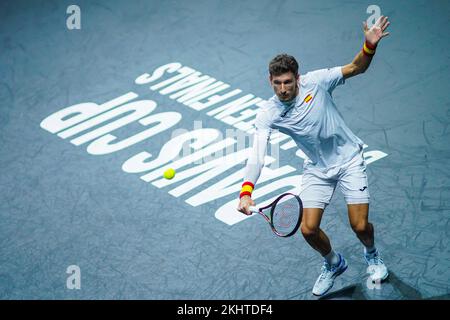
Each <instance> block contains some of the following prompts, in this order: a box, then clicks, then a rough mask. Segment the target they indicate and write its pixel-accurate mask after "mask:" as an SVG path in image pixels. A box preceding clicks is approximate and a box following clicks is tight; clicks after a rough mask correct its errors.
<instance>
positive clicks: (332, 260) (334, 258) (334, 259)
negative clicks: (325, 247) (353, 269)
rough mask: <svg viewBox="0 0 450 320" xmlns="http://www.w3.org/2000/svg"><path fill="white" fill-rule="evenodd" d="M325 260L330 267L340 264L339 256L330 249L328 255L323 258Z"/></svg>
mask: <svg viewBox="0 0 450 320" xmlns="http://www.w3.org/2000/svg"><path fill="white" fill-rule="evenodd" d="M324 258H325V260H326V261H327V263H328V264H329V265H330V266H335V265H337V264H338V263H339V262H340V259H339V256H338V255H337V254H336V252H334V250H333V249H331V251H330V253H328V254H327V255H326V256H324Z"/></svg>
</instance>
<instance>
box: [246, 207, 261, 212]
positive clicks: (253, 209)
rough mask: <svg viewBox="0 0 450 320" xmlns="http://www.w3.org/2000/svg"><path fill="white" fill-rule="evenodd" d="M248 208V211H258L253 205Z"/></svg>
mask: <svg viewBox="0 0 450 320" xmlns="http://www.w3.org/2000/svg"><path fill="white" fill-rule="evenodd" d="M248 209H249V210H250V212H252V213H258V212H259V210H258V208H257V207H255V206H250V207H249V208H248Z"/></svg>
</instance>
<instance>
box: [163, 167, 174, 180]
mask: <svg viewBox="0 0 450 320" xmlns="http://www.w3.org/2000/svg"><path fill="white" fill-rule="evenodd" d="M163 177H164V178H166V179H169V180H170V179H172V178H173V177H175V170H174V169H172V168H169V169H167V170H166V171H164V174H163Z"/></svg>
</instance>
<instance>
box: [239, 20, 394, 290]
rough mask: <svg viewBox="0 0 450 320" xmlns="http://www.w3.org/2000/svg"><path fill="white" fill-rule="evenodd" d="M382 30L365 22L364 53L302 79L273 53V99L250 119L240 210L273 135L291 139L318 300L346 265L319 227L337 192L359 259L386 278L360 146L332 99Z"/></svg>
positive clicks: (365, 61) (361, 66)
mask: <svg viewBox="0 0 450 320" xmlns="http://www.w3.org/2000/svg"><path fill="white" fill-rule="evenodd" d="M388 26H389V21H388V18H387V17H385V16H381V17H380V18H379V19H378V20H377V22H376V23H375V24H374V25H373V26H372V27H371V28H370V29H369V28H368V27H367V23H364V24H363V30H364V36H365V41H364V44H363V47H362V50H361V51H360V52H358V54H357V55H356V57H355V58H354V59H353V61H352V62H351V63H350V64H347V65H344V66H339V67H334V68H329V69H321V70H316V71H312V72H308V73H306V74H305V75H302V76H300V75H299V73H298V63H297V61H296V60H295V58H294V57H292V56H290V55H287V54H280V55H277V56H276V57H275V58H273V59H272V61H271V62H270V64H269V74H270V76H269V80H270V83H271V86H272V87H273V90H274V92H275V95H274V96H273V97H272V98H271V99H269V100H268V101H267V103H266V104H265V105H264V106H263V107H262V108H261V109H260V110H259V112H258V115H257V117H256V121H255V127H256V131H255V135H254V142H253V148H252V153H251V155H250V156H249V158H248V160H247V164H246V168H245V177H244V183H243V184H242V190H241V192H240V195H239V197H240V203H239V206H238V210H239V211H240V212H242V213H245V214H250V211H249V206H254V205H255V203H254V201H253V200H252V198H251V195H252V191H253V189H254V187H255V184H256V182H257V180H258V178H259V176H260V173H261V170H262V168H263V166H264V157H265V155H266V149H267V144H268V142H269V138H270V134H271V132H272V130H274V129H277V130H279V131H280V132H282V133H285V134H287V135H289V136H291V137H292V139H293V140H294V141H295V142H296V144H297V146H298V147H299V148H300V149H301V150H302V151H303V152H304V153H305V155H306V156H307V158H306V159H305V161H304V164H303V178H302V186H301V193H300V197H301V199H302V201H303V206H304V210H303V220H302V225H301V232H302V234H303V237H304V238H305V240H306V241H307V242H308V243H309V245H310V246H311V247H312V248H313V249H315V250H317V251H318V252H319V253H320V254H321V255H322V256H323V257H324V260H325V261H324V263H323V267H322V272H321V274H320V275H319V277H318V279H317V281H316V283H315V284H314V287H313V290H312V293H313V294H314V295H316V296H321V295H324V294H325V293H327V292H328V291H329V290H330V289H331V287H332V286H333V283H334V280H335V278H336V277H337V276H339V275H340V274H342V273H343V272H344V271H345V270H346V269H347V266H348V265H347V261H346V260H345V259H344V257H343V256H342V255H341V254H340V253H338V252H336V251H334V250H333V248H332V246H331V244H330V240H329V238H328V236H327V235H326V234H325V232H324V231H323V230H322V229H320V221H321V219H322V215H323V212H324V209H325V208H326V206H327V205H328V204H329V202H330V200H331V198H332V196H333V193H334V190H335V188H336V186H338V188H339V190H340V191H341V192H342V193H343V194H344V198H345V201H346V202H347V208H348V217H349V220H350V225H351V227H352V229H353V231H354V232H355V234H356V236H357V237H358V239H359V240H360V241H361V242H362V244H363V245H364V255H363V256H364V259H365V261H366V262H367V264H368V265H369V268H368V271H369V273H370V277H371V280H372V281H373V282H379V281H382V280H384V279H386V278H387V277H388V270H387V268H386V266H385V264H384V263H383V260H382V259H381V256H380V252H379V250H377V248H376V247H375V242H374V227H373V225H372V224H371V223H370V222H369V220H368V217H369V198H370V196H369V185H368V182H367V173H366V163H365V160H364V156H363V141H361V139H359V138H358V137H357V136H356V135H355V134H354V133H353V132H352V131H351V130H350V129H349V127H348V126H347V125H346V124H345V122H344V120H343V118H342V116H341V114H340V113H339V111H338V109H337V107H336V105H335V103H334V101H333V98H332V92H333V90H334V89H335V88H336V87H337V86H338V85H341V84H344V83H345V80H346V79H348V78H350V77H353V76H356V75H358V74H361V73H364V71H366V70H367V68H368V67H369V65H370V63H371V61H372V58H373V56H374V54H375V52H376V48H377V45H378V43H379V41H380V40H381V39H382V38H384V37H385V36H387V35H388V34H389V32H385V30H386V28H387V27H388Z"/></svg>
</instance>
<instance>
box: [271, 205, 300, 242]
mask: <svg viewBox="0 0 450 320" xmlns="http://www.w3.org/2000/svg"><path fill="white" fill-rule="evenodd" d="M282 201H283V202H281V201H280V202H278V203H277V205H276V206H275V209H274V211H273V216H272V223H273V226H274V228H275V229H276V230H277V231H278V232H280V233H282V234H288V233H290V232H291V231H293V230H294V228H295V227H296V225H297V222H298V219H299V212H300V205H299V203H298V200H297V199H296V198H295V197H286V199H282Z"/></svg>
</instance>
